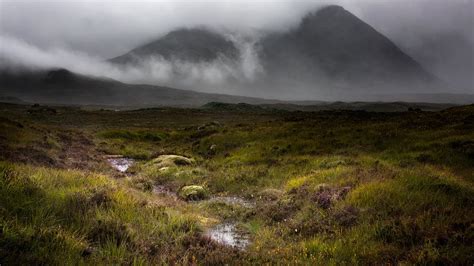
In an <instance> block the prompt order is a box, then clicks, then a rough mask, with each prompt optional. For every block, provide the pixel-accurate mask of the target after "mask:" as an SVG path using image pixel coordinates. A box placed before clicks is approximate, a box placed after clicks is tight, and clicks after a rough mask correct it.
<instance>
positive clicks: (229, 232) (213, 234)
mask: <svg viewBox="0 0 474 266" xmlns="http://www.w3.org/2000/svg"><path fill="white" fill-rule="evenodd" d="M205 236H207V237H209V238H210V239H212V240H214V241H216V242H217V243H219V244H222V245H226V246H230V247H234V248H238V249H241V250H244V249H245V248H246V247H247V246H248V245H249V244H250V238H249V236H248V234H246V233H245V232H242V230H239V229H238V228H237V227H236V225H235V224H234V223H223V224H218V225H216V226H215V227H213V228H210V229H209V230H208V231H207V232H206V233H205Z"/></svg>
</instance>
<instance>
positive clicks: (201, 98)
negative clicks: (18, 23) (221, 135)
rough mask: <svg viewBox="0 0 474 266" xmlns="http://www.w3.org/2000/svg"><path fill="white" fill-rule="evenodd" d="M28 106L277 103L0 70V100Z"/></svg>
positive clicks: (71, 75)
mask: <svg viewBox="0 0 474 266" xmlns="http://www.w3.org/2000/svg"><path fill="white" fill-rule="evenodd" d="M2 98H5V99H21V100H23V101H25V102H30V103H47V104H72V105H109V106H128V107H146V106H175V107H198V106H201V105H204V104H206V103H208V102H226V103H240V102H246V103H252V104H262V103H277V102H279V101H273V100H265V99H258V98H251V97H241V96H232V95H224V94H210V93H199V92H194V91H187V90H179V89H173V88H168V87H161V86H152V85H132V84H125V83H122V82H118V81H116V80H112V79H108V78H102V77H91V76H85V75H79V74H76V73H73V72H70V71H68V70H66V69H54V70H48V71H45V70H35V71H31V70H22V71H16V72H11V71H0V99H2Z"/></svg>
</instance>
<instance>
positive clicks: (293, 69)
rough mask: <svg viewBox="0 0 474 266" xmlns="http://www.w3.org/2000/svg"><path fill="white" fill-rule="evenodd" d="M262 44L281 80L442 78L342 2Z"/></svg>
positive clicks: (375, 85)
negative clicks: (358, 16) (346, 7)
mask: <svg viewBox="0 0 474 266" xmlns="http://www.w3.org/2000/svg"><path fill="white" fill-rule="evenodd" d="M261 47H262V53H261V58H262V62H263V64H264V67H265V69H266V70H267V71H268V73H269V76H271V77H278V78H279V80H283V79H303V80H307V81H317V82H318V83H319V84H321V83H322V84H325V85H332V86H335V87H350V88H352V89H354V87H358V88H364V89H366V90H372V89H375V91H381V90H383V89H384V88H383V87H399V86H409V87H410V88H413V87H416V86H426V85H431V83H435V82H437V80H436V78H435V77H433V76H432V75H430V74H429V73H427V72H426V71H425V70H424V69H423V68H422V67H421V66H420V65H419V64H418V63H417V62H416V61H414V60H413V59H412V58H410V57H409V56H408V55H406V54H405V53H404V52H402V51H401V50H400V49H399V48H398V47H397V46H396V45H395V44H394V43H393V42H391V41H390V40H389V39H388V38H386V37H385V36H383V35H382V34H380V33H378V32H377V31H376V30H375V29H373V28H372V27H371V26H370V25H368V24H366V23H365V22H363V21H362V20H360V19H358V18H357V17H356V16H354V15H353V14H351V13H350V12H348V11H347V10H345V9H344V8H342V7H340V6H328V7H325V8H323V9H321V10H319V11H316V12H314V13H310V14H308V15H307V16H305V17H304V18H303V20H302V21H301V23H300V24H299V26H298V27H297V28H295V29H292V30H291V31H289V32H285V33H276V34H273V35H270V36H268V37H267V38H265V39H263V40H262V42H261ZM399 89H400V90H403V88H402V87H400V88H399Z"/></svg>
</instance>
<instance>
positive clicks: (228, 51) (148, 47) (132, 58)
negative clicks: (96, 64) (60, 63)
mask: <svg viewBox="0 0 474 266" xmlns="http://www.w3.org/2000/svg"><path fill="white" fill-rule="evenodd" d="M220 55H224V56H226V57H229V58H235V57H236V56H237V55H238V51H237V48H236V47H235V46H234V44H233V43H232V42H231V41H229V40H226V39H225V38H224V37H223V36H221V35H219V34H217V33H214V32H212V31H209V30H205V29H180V30H175V31H172V32H170V33H168V34H167V35H165V36H164V37H162V38H160V39H158V40H156V41H153V42H151V43H148V44H145V45H143V46H141V47H138V48H135V49H133V50H132V51H130V52H128V53H126V54H124V55H121V56H118V57H115V58H112V59H110V60H109V61H110V62H112V63H118V64H129V63H137V62H140V60H144V59H149V58H150V57H163V58H164V59H166V60H184V61H190V62H199V61H212V60H215V59H217V58H218V57H219V56H220Z"/></svg>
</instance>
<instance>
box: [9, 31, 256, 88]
mask: <svg viewBox="0 0 474 266" xmlns="http://www.w3.org/2000/svg"><path fill="white" fill-rule="evenodd" d="M226 36H227V37H228V38H229V40H231V41H233V42H234V45H235V46H236V47H237V48H238V49H239V51H240V57H239V58H238V59H237V60H232V59H229V58H226V57H223V56H222V57H219V58H217V59H216V60H213V61H211V62H199V63H189V62H185V61H180V60H175V61H169V60H165V59H164V58H162V57H159V56H156V57H149V58H146V59H143V60H140V63H139V65H135V66H132V65H126V66H122V65H116V64H112V63H109V62H107V61H104V60H103V59H101V58H99V57H92V56H90V55H88V54H85V53H81V52H78V51H72V50H66V49H63V48H51V49H41V48H38V47H36V46H34V45H32V44H29V43H27V42H25V41H22V40H18V39H15V38H12V37H8V36H0V43H2V46H0V59H2V60H1V61H2V62H4V63H3V64H1V63H0V66H1V67H3V68H9V69H10V70H13V71H14V70H15V68H17V69H19V68H29V69H51V68H66V69H68V70H70V71H73V72H76V73H80V74H84V75H91V76H103V77H108V78H112V79H115V80H118V81H122V82H126V83H135V84H160V85H168V86H175V87H178V88H190V89H191V88H192V89H198V90H201V91H206V92H219V93H231V92H232V91H230V90H231V88H230V87H226V84H229V83H235V81H239V82H240V83H241V84H245V83H250V82H253V81H255V79H257V77H258V76H259V75H261V74H262V73H263V68H262V67H261V65H260V63H259V60H258V56H257V53H256V51H255V42H256V40H255V39H252V38H245V37H243V36H237V35H230V34H228V35H226Z"/></svg>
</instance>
